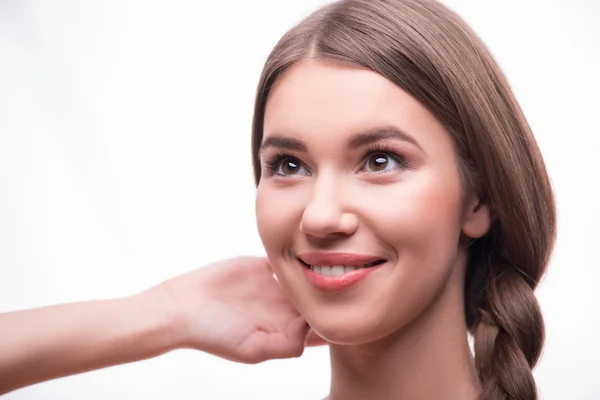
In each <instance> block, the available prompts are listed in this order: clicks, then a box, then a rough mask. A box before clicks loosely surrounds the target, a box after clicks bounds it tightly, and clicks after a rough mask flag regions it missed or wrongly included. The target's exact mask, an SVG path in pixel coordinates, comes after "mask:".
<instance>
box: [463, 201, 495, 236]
mask: <svg viewBox="0 0 600 400" xmlns="http://www.w3.org/2000/svg"><path fill="white" fill-rule="evenodd" d="M491 226H492V212H491V208H490V206H489V204H487V203H485V202H483V201H482V200H481V199H480V198H479V196H476V195H473V196H471V198H470V199H469V201H468V202H467V208H466V209H465V215H464V219H463V226H462V231H463V233H464V234H465V235H466V236H468V237H470V238H471V239H477V238H480V237H482V236H483V235H485V234H486V233H487V231H489V230H490V228H491Z"/></svg>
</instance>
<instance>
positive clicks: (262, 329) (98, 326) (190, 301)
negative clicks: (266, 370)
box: [0, 257, 324, 395]
mask: <svg viewBox="0 0 600 400" xmlns="http://www.w3.org/2000/svg"><path fill="white" fill-rule="evenodd" d="M0 332H2V335H0V378H1V379H0V395H2V394H5V393H8V392H10V391H13V390H16V389H19V388H22V387H25V386H28V385H32V384H34V383H39V382H43V381H47V380H50V379H55V378H60V377H64V376H68V375H73V374H77V373H81V372H85V371H92V370H95V369H99V368H104V367H108V366H112V365H118V364H124V363H129V362H134V361H140V360H144V359H148V358H151V357H155V356H157V355H160V354H163V353H166V352H168V351H171V350H174V349H178V348H192V349H197V350H200V351H204V352H207V353H210V354H213V355H216V356H219V357H222V358H225V359H228V360H232V361H237V362H243V363H250V364H254V363H259V362H262V361H266V360H271V359H275V358H290V357H299V356H300V355H301V354H302V353H303V351H304V347H305V346H317V345H321V344H324V342H323V340H322V339H321V338H320V337H318V336H317V335H315V334H314V333H313V332H312V331H309V328H308V326H307V324H306V321H305V320H304V318H303V317H302V316H301V315H300V314H299V313H298V311H297V310H296V309H295V308H294V307H293V306H292V304H291V303H290V302H289V300H288V299H287V297H286V296H285V293H284V292H283V291H282V290H281V287H280V285H279V284H278V283H277V281H276V280H275V279H273V273H272V271H271V268H270V266H269V263H268V261H267V259H265V258H263V257H238V258H234V259H229V260H223V261H219V262H217V263H214V264H212V265H209V266H206V267H203V268H199V269H197V270H195V271H191V272H188V273H186V274H183V275H181V276H178V277H175V278H173V279H170V280H168V281H166V282H163V283H162V284H160V285H159V286H156V287H154V288H151V289H148V290H146V291H144V292H142V293H140V294H137V295H135V296H131V297H126V298H121V299H113V300H101V301H90V302H81V303H72V304H62V305H56V306H50V307H43V308H38V309H32V310H26V311H17V312H10V313H0ZM199 384H202V382H199Z"/></svg>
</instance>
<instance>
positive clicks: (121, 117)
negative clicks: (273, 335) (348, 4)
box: [0, 0, 600, 400]
mask: <svg viewBox="0 0 600 400" xmlns="http://www.w3.org/2000/svg"><path fill="white" fill-rule="evenodd" d="M323 3H324V2H323V1H318V0H310V1H309V0H303V1H299V0H298V1H282V0H279V1H274V0H260V1H259V0H254V1H251V2H250V1H241V0H237V1H222V2H217V1H211V2H209V1H193V2H192V1H190V2H183V1H179V2H166V1H165V2H161V3H158V2H150V1H134V0H127V1H116V0H112V1H89V0H88V1H82V0H79V1H75V0H70V1H57V2H47V1H41V0H40V1H34V0H30V1H11V0H0V311H9V310H17V309H23V308H29V307H36V306H41V305H47V304H55V303H62V302H70V301H78V300H88V299H102V298H113V297H119V296H126V295H129V294H134V293H137V292H139V291H141V290H143V289H145V288H148V287H151V286H153V285H155V284H157V283H159V282H161V281H163V280H165V279H168V278H170V277H173V276H175V275H177V274H180V273H183V272H185V271H188V270H191V269H193V268H196V267H200V266H203V265H206V264H208V263H210V262H213V261H216V260H219V259H222V258H228V257H232V256H236V255H242V254H257V255H261V254H263V249H262V246H261V243H260V240H259V237H258V234H257V232H256V228H255V219H254V218H255V216H254V186H253V179H252V172H251V161H250V160H251V158H250V125H251V117H252V108H253V97H254V90H255V87H256V84H257V81H258V77H259V74H260V71H261V68H262V64H263V62H264V60H265V59H266V56H267V54H268V52H269V51H270V50H271V48H272V46H273V45H274V44H275V43H276V41H277V40H278V39H279V37H280V36H281V35H282V34H283V33H284V32H285V31H286V30H287V29H288V28H290V27H291V26H292V25H293V24H294V23H296V22H298V21H299V20H300V19H301V18H302V17H304V16H305V15H307V14H308V13H309V12H310V11H312V10H314V9H315V8H317V7H318V6H320V5H322V4H323ZM446 3H447V4H449V5H450V6H451V7H452V8H454V9H455V10H456V11H458V12H459V14H461V15H462V16H463V17H464V18H465V19H466V20H467V21H468V22H469V23H470V24H471V25H472V26H473V27H474V28H475V30H476V31H477V32H479V34H480V35H481V36H482V37H483V39H484V41H485V42H486V43H487V44H488V46H489V47H490V48H491V50H492V52H493V53H494V54H495V56H496V57H497V59H498V60H499V62H500V64H501V66H502V67H503V68H504V70H505V72H506V74H507V75H508V78H509V80H510V82H511V83H512V86H513V88H514V90H515V92H516V94H517V97H518V99H519V100H520V102H521V105H522V107H523V108H524V110H525V113H526V115H527V117H528V118H529V121H530V123H531V125H532V126H533V128H534V132H535V133H536V136H537V138H538V141H539V144H540V146H541V148H542V152H543V154H544V156H545V159H546V162H547V165H548V168H549V171H550V174H551V177H552V181H553V184H554V187H555V190H556V196H557V201H558V210H559V235H558V242H557V246H556V250H555V253H554V257H553V259H552V262H551V265H550V268H549V273H548V275H547V276H546V278H545V280H544V281H543V283H542V285H541V287H540V289H539V291H538V297H539V299H540V302H541V305H542V308H543V311H544V314H545V318H546V323H547V334H548V338H547V347H546V349H545V353H544V356H543V358H542V361H541V363H540V365H539V368H538V369H537V370H536V372H535V375H536V378H537V380H538V383H539V386H540V388H541V391H542V395H543V396H542V397H543V398H544V399H600V383H598V382H597V379H598V375H599V373H600V367H599V366H598V357H599V356H600V344H599V341H598V337H600V328H599V322H600V312H599V311H598V306H600V294H599V290H598V285H599V281H600V261H598V256H597V252H598V248H599V246H598V243H599V242H600V233H599V232H600V231H599V229H598V226H600V190H599V189H598V187H599V185H600V177H599V174H600V167H599V165H598V163H599V162H600V129H599V128H598V126H599V123H598V116H599V114H600V101H599V100H598V94H599V93H600V79H599V78H598V71H600V50H599V48H600V28H599V26H600V2H599V1H596V0H587V1H586V0H578V1H573V0H561V1H559V0H555V1H547V0H544V1H532V0H527V1H506V0H503V1H500V0H498V1H481V0H463V1H460V0H447V1H446ZM0 335H1V332H0ZM328 386H329V364H328V352H327V349H326V348H320V349H311V350H308V351H307V352H306V353H305V355H304V356H303V357H302V358H300V359H297V360H287V361H273V362H267V363H264V364H261V365H255V366H245V365H239V364H234V363H230V362H227V361H223V360H220V359H217V358H214V357H212V356H208V355H206V354H202V353H199V352H194V351H177V352H173V353H170V354H167V355H164V356H161V357H159V358H156V359H153V360H148V361H144V362H139V363H135V364H129V365H125V366H118V367H113V368H109V369H105V370H102V371H95V372H91V373H87V374H82V375H79V376H74V377H69V378H64V379H59V380H56V381H53V382H47V383H43V384H39V385H36V386H33V387H30V388H26V389H22V390H20V391H17V392H14V393H12V394H9V395H7V396H6V397H5V398H6V399H7V400H31V399H36V400H48V399H89V400H92V399H109V398H110V399H137V398H140V399H142V398H143V399H181V400H185V399H207V398H208V399H229V398H237V399H256V398H261V399H319V398H322V397H324V395H325V394H326V393H327V391H328Z"/></svg>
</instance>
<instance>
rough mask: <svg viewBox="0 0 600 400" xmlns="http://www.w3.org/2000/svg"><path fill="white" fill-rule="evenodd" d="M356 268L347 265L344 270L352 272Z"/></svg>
mask: <svg viewBox="0 0 600 400" xmlns="http://www.w3.org/2000/svg"><path fill="white" fill-rule="evenodd" d="M354 270H355V267H353V266H351V265H346V266H345V267H344V272H352V271H354Z"/></svg>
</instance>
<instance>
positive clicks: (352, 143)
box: [259, 125, 425, 154]
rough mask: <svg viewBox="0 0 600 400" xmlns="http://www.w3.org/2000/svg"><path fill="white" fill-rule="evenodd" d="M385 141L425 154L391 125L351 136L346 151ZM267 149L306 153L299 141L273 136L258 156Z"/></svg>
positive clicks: (416, 142) (411, 139) (305, 148)
mask: <svg viewBox="0 0 600 400" xmlns="http://www.w3.org/2000/svg"><path fill="white" fill-rule="evenodd" d="M385 139H396V140H401V141H404V142H408V143H411V144H413V145H414V146H416V147H418V148H419V149H420V150H421V151H423V152H425V150H423V148H422V147H421V145H419V142H418V141H417V140H416V139H415V138H414V137H413V136H411V135H409V134H408V133H406V132H405V131H403V130H402V129H400V128H398V127H397V126H393V125H386V126H380V127H375V128H371V129H368V130H367V131H365V132H360V133H357V134H355V135H353V136H352V137H351V138H350V139H349V140H348V149H356V148H358V147H363V146H366V145H369V144H372V143H376V142H379V141H381V140H385ZM268 147H275V148H279V149H286V150H295V151H298V152H302V153H306V151H307V146H306V144H304V143H303V142H302V141H301V140H298V139H294V138H290V137H286V136H279V135H273V136H269V137H266V138H264V139H263V141H262V144H261V145H260V149H259V154H260V152H262V151H263V150H264V149H266V148H268Z"/></svg>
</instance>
